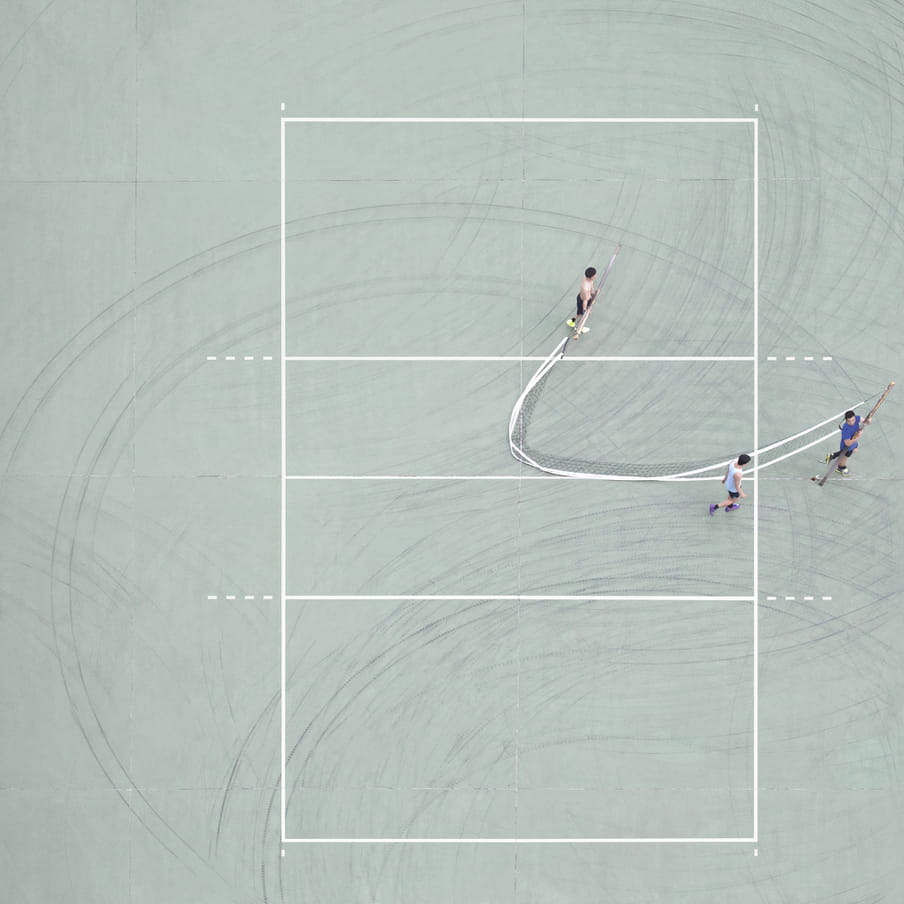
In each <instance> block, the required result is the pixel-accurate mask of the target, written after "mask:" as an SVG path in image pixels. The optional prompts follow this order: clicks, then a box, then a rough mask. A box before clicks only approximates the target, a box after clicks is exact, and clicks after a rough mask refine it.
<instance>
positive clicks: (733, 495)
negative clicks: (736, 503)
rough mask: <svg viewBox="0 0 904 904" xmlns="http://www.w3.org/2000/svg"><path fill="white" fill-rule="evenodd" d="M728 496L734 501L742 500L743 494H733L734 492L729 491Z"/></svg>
mask: <svg viewBox="0 0 904 904" xmlns="http://www.w3.org/2000/svg"><path fill="white" fill-rule="evenodd" d="M728 495H729V496H731V498H732V499H740V498H741V493H740V492H737V493H732V491H731V490H729V491H728Z"/></svg>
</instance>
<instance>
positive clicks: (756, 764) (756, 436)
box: [753, 119, 760, 842]
mask: <svg viewBox="0 0 904 904" xmlns="http://www.w3.org/2000/svg"><path fill="white" fill-rule="evenodd" d="M759 161H760V127H759V119H754V121H753V449H754V460H753V467H754V469H756V467H757V465H758V463H759V462H758V458H759V452H758V451H757V450H759V448H760V361H759V356H760V219H759V217H760V213H759V212H760V162H759ZM759 620H760V485H759V483H757V485H756V489H755V490H754V491H753V840H754V842H756V840H757V838H758V837H759V802H760V785H759V777H760V720H759V706H760V642H759Z"/></svg>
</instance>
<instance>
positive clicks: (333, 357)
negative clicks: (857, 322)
mask: <svg viewBox="0 0 904 904" xmlns="http://www.w3.org/2000/svg"><path fill="white" fill-rule="evenodd" d="M546 357H547V356H542V355H289V356H288V357H287V358H286V361H513V362H520V361H545V360H546ZM562 361H563V362H565V363H567V362H569V361H753V356H752V355H566V356H565V357H564V358H563V359H562Z"/></svg>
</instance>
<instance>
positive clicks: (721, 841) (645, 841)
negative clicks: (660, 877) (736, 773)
mask: <svg viewBox="0 0 904 904" xmlns="http://www.w3.org/2000/svg"><path fill="white" fill-rule="evenodd" d="M282 840H283V843H284V844H744V843H747V844H749V843H751V842H755V841H756V838H283V839H282Z"/></svg>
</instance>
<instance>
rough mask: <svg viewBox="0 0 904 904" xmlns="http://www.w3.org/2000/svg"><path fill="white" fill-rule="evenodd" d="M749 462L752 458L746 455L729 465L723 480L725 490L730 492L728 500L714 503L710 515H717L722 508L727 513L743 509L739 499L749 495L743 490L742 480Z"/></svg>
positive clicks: (710, 508) (740, 456)
mask: <svg viewBox="0 0 904 904" xmlns="http://www.w3.org/2000/svg"><path fill="white" fill-rule="evenodd" d="M749 461H750V456H749V455H747V454H746V453H745V454H742V455H739V456H738V460H737V461H732V462H729V463H728V468H727V469H726V471H725V476H724V477H723V478H722V483H724V484H725V489H726V490H728V499H726V500H725V501H724V502H714V503H713V504H712V505H710V507H709V513H710V515H713V514H715V513H716V511H717V510H718V509H720V508H724V509H725V511H726V512H733V511H735V510H736V509H739V508H740V507H741V503H740V502H738V499H742V498H743V499H746V498H747V494H746V493H745V492H744V491H743V490H742V489H741V480H742V479H743V477H744V465H746V464H747V462H749Z"/></svg>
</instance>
